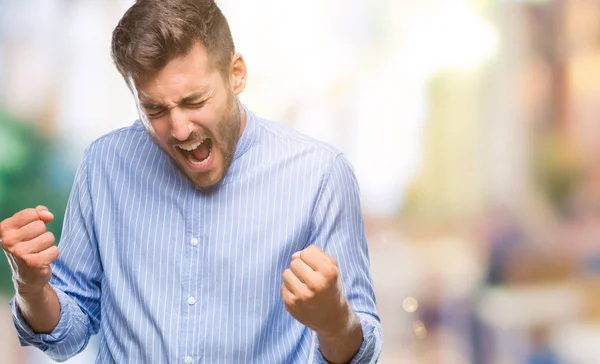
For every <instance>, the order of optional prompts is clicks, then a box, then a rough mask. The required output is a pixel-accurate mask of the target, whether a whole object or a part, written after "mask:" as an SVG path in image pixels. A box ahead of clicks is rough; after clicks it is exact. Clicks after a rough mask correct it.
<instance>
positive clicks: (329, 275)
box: [323, 265, 338, 281]
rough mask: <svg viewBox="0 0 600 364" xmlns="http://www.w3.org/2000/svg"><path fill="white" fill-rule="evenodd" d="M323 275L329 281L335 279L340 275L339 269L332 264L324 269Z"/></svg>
mask: <svg viewBox="0 0 600 364" xmlns="http://www.w3.org/2000/svg"><path fill="white" fill-rule="evenodd" d="M323 275H324V276H325V278H326V279H327V280H328V281H334V280H336V279H337V277H338V270H337V269H336V268H335V266H333V265H332V266H330V267H327V268H325V269H324V270H323Z"/></svg>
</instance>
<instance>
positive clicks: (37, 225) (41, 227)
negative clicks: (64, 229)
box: [32, 220, 46, 232]
mask: <svg viewBox="0 0 600 364" xmlns="http://www.w3.org/2000/svg"><path fill="white" fill-rule="evenodd" d="M32 224H33V227H34V228H35V229H36V230H41V231H44V232H45V231H46V224H44V222H43V221H42V220H35V221H34V222H33V223H32Z"/></svg>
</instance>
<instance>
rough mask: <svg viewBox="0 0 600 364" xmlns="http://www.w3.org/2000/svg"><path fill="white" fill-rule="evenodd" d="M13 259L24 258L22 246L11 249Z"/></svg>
mask: <svg viewBox="0 0 600 364" xmlns="http://www.w3.org/2000/svg"><path fill="white" fill-rule="evenodd" d="M10 253H11V254H12V255H13V256H14V257H16V258H19V259H24V258H25V254H26V253H25V249H24V248H23V246H22V245H19V246H16V247H14V248H13V249H12V252H10Z"/></svg>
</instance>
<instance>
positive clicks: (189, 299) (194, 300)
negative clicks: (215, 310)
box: [188, 297, 196, 306]
mask: <svg viewBox="0 0 600 364" xmlns="http://www.w3.org/2000/svg"><path fill="white" fill-rule="evenodd" d="M195 304H196V299H195V298H194V297H190V298H188V305H190V306H193V305H195Z"/></svg>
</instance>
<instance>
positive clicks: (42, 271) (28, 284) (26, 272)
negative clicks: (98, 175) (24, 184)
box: [0, 151, 103, 361]
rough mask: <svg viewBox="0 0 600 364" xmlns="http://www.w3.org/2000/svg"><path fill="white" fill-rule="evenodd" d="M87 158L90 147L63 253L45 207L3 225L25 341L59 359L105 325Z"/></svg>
mask: <svg viewBox="0 0 600 364" xmlns="http://www.w3.org/2000/svg"><path fill="white" fill-rule="evenodd" d="M88 158H89V151H86V154H85V155H84V159H83V162H82V164H81V166H80V168H79V169H78V171H77V173H76V175H75V181H74V183H73V188H72V190H71V195H70V197H69V203H68V205H67V211H66V214H65V223H64V226H63V230H62V237H61V242H60V244H59V248H60V256H58V248H57V247H55V246H54V245H53V243H54V237H53V236H52V234H51V233H49V232H42V231H45V223H46V222H48V221H50V220H51V219H52V214H50V213H49V212H48V211H47V210H46V209H45V208H43V207H38V208H37V209H30V210H26V211H27V212H25V213H23V212H20V213H17V214H15V217H17V215H18V217H17V219H16V220H15V219H13V218H10V219H7V220H5V221H3V222H2V223H1V225H0V237H1V238H2V245H3V248H4V250H5V252H6V255H7V257H8V260H9V262H10V264H11V267H12V270H13V280H14V282H15V288H16V295H15V297H14V299H13V300H12V301H11V302H10V305H11V307H12V312H13V321H14V324H15V328H16V330H17V334H18V336H19V340H20V342H21V345H24V346H25V345H33V346H35V347H37V348H39V349H40V350H42V351H44V352H45V353H46V354H47V355H48V356H49V357H50V358H52V359H54V360H58V361H64V360H66V359H69V358H71V357H72V356H74V355H76V354H77V353H79V352H81V351H82V350H83V349H84V348H85V347H86V345H87V343H88V342H89V339H90V337H91V335H93V334H94V333H96V332H97V331H98V328H99V324H100V282H101V279H102V274H103V271H102V265H101V263H100V258H99V255H98V249H97V243H96V240H95V236H94V232H93V231H94V228H93V210H92V201H91V194H90V189H89V184H88V173H87V161H88ZM32 211H33V212H36V214H33V213H32ZM23 214H25V215H26V216H23ZM35 215H37V220H36V218H35ZM27 221H29V222H27ZM30 225H32V226H30ZM23 227H27V228H26V229H23ZM36 234H37V237H35V236H36ZM42 237H45V238H42ZM36 251H37V252H36ZM50 263H51V265H50Z"/></svg>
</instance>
